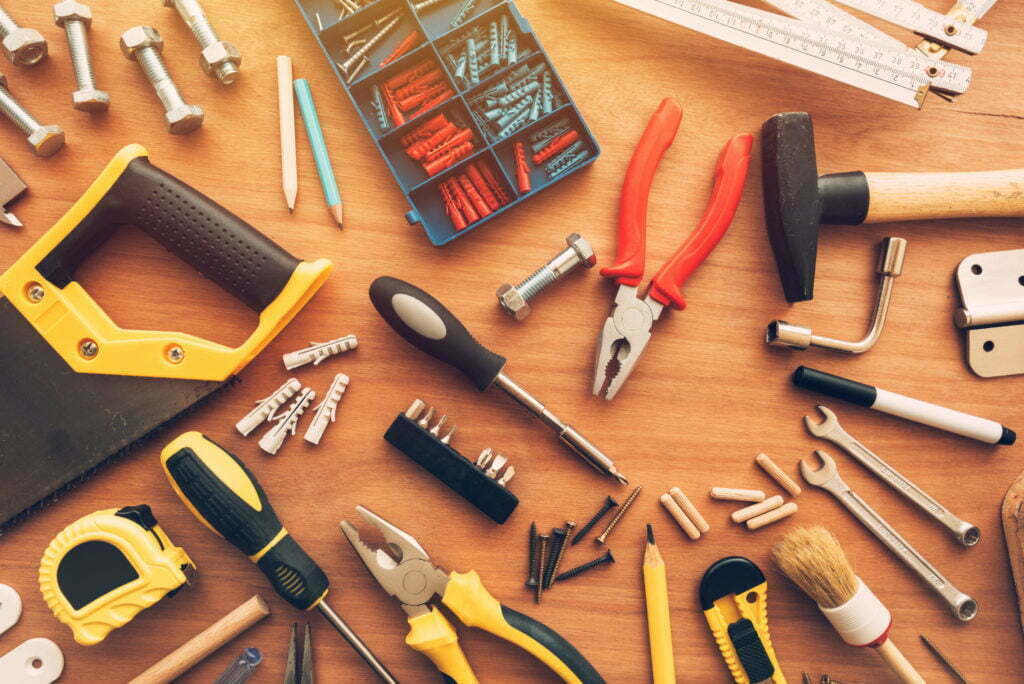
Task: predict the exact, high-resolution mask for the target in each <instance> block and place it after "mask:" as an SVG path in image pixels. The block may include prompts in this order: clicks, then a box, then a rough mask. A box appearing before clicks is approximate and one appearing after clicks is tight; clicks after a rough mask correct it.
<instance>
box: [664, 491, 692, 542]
mask: <svg viewBox="0 0 1024 684" xmlns="http://www.w3.org/2000/svg"><path fill="white" fill-rule="evenodd" d="M659 501H661V505H662V506H664V507H665V510H666V511H668V513H669V515H671V516H672V517H673V518H674V519H675V521H676V524H678V525H679V527H680V528H682V530H683V532H685V533H686V536H687V537H689V538H690V539H693V540H694V541H696V540H698V539H700V530H698V529H697V526H696V525H694V524H693V522H691V521H690V519H689V518H687V517H686V513H683V509H682V508H680V507H679V504H677V503H676V501H675V499H673V498H672V497H671V496H670V495H669V494H662V495H661V498H660V499H659Z"/></svg>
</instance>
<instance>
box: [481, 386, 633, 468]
mask: <svg viewBox="0 0 1024 684" xmlns="http://www.w3.org/2000/svg"><path fill="white" fill-rule="evenodd" d="M494 385H495V387H498V388H499V389H501V390H502V391H503V392H505V393H506V394H507V395H508V396H510V397H512V398H513V399H514V400H515V401H516V403H518V404H519V405H520V406H522V407H523V408H525V409H526V410H527V411H529V412H530V413H532V414H533V415H535V416H537V417H538V418H540V419H541V421H543V423H544V424H545V425H547V426H548V427H550V428H551V429H552V430H554V431H555V432H556V433H558V438H559V439H561V440H562V443H563V444H565V445H566V446H568V447H569V449H571V450H572V451H573V452H574V453H575V454H576V455H577V456H579V457H580V458H582V459H583V460H584V461H586V462H587V463H589V464H590V465H591V466H593V467H594V468H596V469H597V470H599V471H601V472H602V473H604V474H606V475H610V476H611V477H614V478H615V479H616V480H618V481H619V482H620V483H622V484H627V483H628V482H629V480H627V479H626V477H625V476H624V475H623V474H622V473H620V472H619V471H618V470H617V469H616V468H615V463H614V462H613V461H612V459H610V458H608V457H607V456H605V455H604V454H603V453H601V450H600V449H598V448H597V447H596V446H594V445H593V444H591V443H590V441H589V440H587V438H586V437H584V436H583V435H581V434H580V433H579V432H578V431H577V430H576V428H574V427H572V426H571V425H569V424H568V423H566V422H564V421H563V420H562V419H561V418H559V417H558V416H556V415H555V414H554V413H552V412H551V411H549V410H548V409H547V407H546V406H544V404H542V403H541V402H540V401H538V400H537V399H536V398H535V397H534V396H533V395H532V394H530V393H529V392H527V391H526V390H525V389H523V388H522V387H521V386H520V385H519V384H517V383H516V382H515V381H514V380H512V379H511V378H510V377H508V376H507V375H505V374H504V373H498V375H497V376H496V377H495V378H494Z"/></svg>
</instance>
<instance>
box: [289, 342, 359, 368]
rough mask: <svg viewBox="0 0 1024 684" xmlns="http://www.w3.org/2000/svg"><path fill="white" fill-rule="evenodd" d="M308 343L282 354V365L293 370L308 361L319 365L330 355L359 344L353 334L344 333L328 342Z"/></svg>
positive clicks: (353, 347) (345, 350)
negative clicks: (298, 348)
mask: <svg viewBox="0 0 1024 684" xmlns="http://www.w3.org/2000/svg"><path fill="white" fill-rule="evenodd" d="M309 344H310V346H308V347H306V348H305V349H300V350H298V351H293V352H289V353H287V354H285V355H284V356H282V357H281V360H282V361H284V367H285V368H287V369H288V370H294V369H296V368H299V367H300V366H305V365H307V364H310V363H311V364H313V365H314V366H319V365H320V364H321V363H323V362H324V361H325V360H326V359H329V358H330V357H332V356H336V355H338V354H341V353H342V352H347V351H350V350H352V349H355V348H356V347H358V346H359V341H358V340H357V339H356V336H355V335H345V336H344V337H339V338H338V339H336V340H331V341H330V342H310V343H309Z"/></svg>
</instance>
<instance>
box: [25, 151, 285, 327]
mask: <svg viewBox="0 0 1024 684" xmlns="http://www.w3.org/2000/svg"><path fill="white" fill-rule="evenodd" d="M129 225H131V226H135V227H137V228H139V229H141V230H143V231H144V232H145V233H147V234H148V235H149V236H150V237H152V238H153V239H154V240H156V241H157V242H159V243H160V244H161V245H163V246H164V247H165V248H167V249H168V250H170V251H171V252H173V253H174V254H175V255H176V256H177V257H179V258H180V259H182V260H183V261H184V262H186V263H187V264H189V265H190V266H192V267H193V268H195V269H196V270H197V271H199V272H200V273H201V274H203V275H204V276H206V277H207V278H209V279H210V280H212V281H213V282H215V283H217V284H218V285H220V286H221V287H222V288H224V289H225V290H226V291H227V292H228V293H230V294H232V295H233V296H235V297H237V298H238V299H239V300H240V301H242V302H243V303H244V304H245V305H246V306H248V307H249V308H250V309H253V310H254V311H262V310H263V309H264V308H266V306H267V305H268V304H270V302H272V301H274V299H275V298H276V297H277V295H278V294H279V293H280V292H281V290H283V289H284V287H285V285H286V284H287V283H288V280H289V278H291V275H292V272H293V271H294V270H295V268H296V266H298V265H299V263H300V261H299V260H298V259H296V258H295V257H293V256H292V255H291V254H289V253H288V252H286V251H285V250H283V249H281V248H280V247H279V246H278V245H277V244H275V243H274V242H273V241H272V240H270V239H269V238H268V237H266V236H265V235H263V234H262V233H260V232H259V231H257V230H256V229H255V228H253V227H252V226H250V225H249V224H248V223H246V222H245V221H243V220H242V219H240V218H238V217H237V216H235V215H234V214H232V213H231V212H230V211H228V210H227V209H225V208H224V207H222V206H220V205H219V204H217V203H216V202H214V201H213V200H212V199H210V198H209V197H207V196H206V195H204V194H202V193H201V192H199V191H197V190H195V189H193V188H192V187H190V186H189V185H187V184H185V183H183V182H182V181H180V180H178V179H177V178H175V177H174V176H172V175H170V174H169V173H166V172H165V171H162V170H160V169H158V168H157V167H155V166H153V164H152V163H150V161H149V159H147V158H145V157H139V158H137V159H133V160H132V161H131V162H130V163H129V164H128V166H127V167H126V168H125V170H124V172H123V173H122V174H121V176H120V177H119V178H118V179H117V181H115V182H114V184H113V185H112V186H111V188H110V189H109V190H108V191H107V193H106V194H104V195H103V197H102V198H101V199H100V200H99V201H98V202H97V203H96V205H95V206H94V207H93V208H92V209H91V210H90V211H89V213H88V214H87V215H86V217H85V218H84V219H82V221H81V223H80V224H79V225H78V226H77V227H76V228H75V229H74V230H73V231H71V233H69V234H68V235H67V237H65V238H64V240H62V241H61V243H60V244H59V245H57V246H56V247H55V248H54V249H53V251H52V252H50V254H48V255H47V256H46V258H44V259H43V260H42V261H41V262H40V263H39V266H38V270H39V272H40V273H41V274H42V275H43V276H44V277H46V278H47V279H48V280H50V281H51V282H52V283H54V284H55V285H57V286H58V287H64V286H65V285H67V284H68V283H69V282H71V281H72V280H73V279H74V273H75V269H76V268H78V266H79V265H81V263H82V262H83V261H84V260H85V259H86V258H87V257H88V256H89V255H90V254H91V253H92V252H93V251H95V250H96V248H97V247H99V246H100V245H101V244H102V243H103V242H104V241H105V240H106V239H107V238H108V237H110V236H111V235H112V234H113V233H114V232H115V231H116V230H117V229H118V228H119V227H121V226H129Z"/></svg>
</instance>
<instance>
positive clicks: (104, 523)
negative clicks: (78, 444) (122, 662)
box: [39, 505, 195, 646]
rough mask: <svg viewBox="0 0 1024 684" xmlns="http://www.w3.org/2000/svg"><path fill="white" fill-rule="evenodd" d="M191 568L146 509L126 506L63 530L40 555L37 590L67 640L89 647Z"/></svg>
mask: <svg viewBox="0 0 1024 684" xmlns="http://www.w3.org/2000/svg"><path fill="white" fill-rule="evenodd" d="M194 571H195V564H194V563H193V562H192V559H191V558H189V557H188V554H187V553H185V550H184V549H182V548H180V547H177V546H174V544H172V543H171V540H170V539H169V538H168V537H167V535H166V534H165V533H164V531H163V530H162V529H161V528H160V525H158V524H157V522H156V518H155V517H153V512H152V511H151V510H150V508H149V506H146V505H142V506H128V507H126V508H121V509H116V508H111V509H107V510H103V511H97V512H95V513H90V514H89V515H87V516H85V517H83V518H80V519H78V520H76V521H75V522H73V523H71V524H70V525H68V526H67V527H65V528H64V530H63V531H61V533H60V534H58V535H57V536H56V537H55V538H54V539H53V541H51V542H50V545H49V546H48V547H47V548H46V552H45V553H44V554H43V559H42V562H41V563H40V564H39V589H40V590H41V591H42V592H43V599H45V601H46V604H47V605H48V606H49V607H50V610H51V611H52V612H53V614H54V615H55V616H56V617H57V619H58V620H60V621H61V622H63V623H64V624H66V625H67V626H68V627H70V628H71V632H72V634H73V635H74V637H75V641H77V642H78V643H80V644H82V645H84V646H91V645H93V644H97V643H99V642H100V641H103V639H104V638H105V637H106V636H107V634H109V633H110V631H111V630H114V629H117V628H118V627H121V626H122V625H124V624H125V623H127V622H128V621H129V620H131V619H132V618H133V617H135V616H136V615H137V614H138V613H139V611H142V610H145V609H146V608H149V607H150V606H152V605H153V604H154V603H156V602H157V601H159V600H160V599H162V598H163V597H164V596H166V595H168V594H172V593H174V592H175V591H177V590H178V589H179V588H180V587H181V586H182V585H184V584H186V583H188V581H189V577H190V575H191V574H193V573H194Z"/></svg>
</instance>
